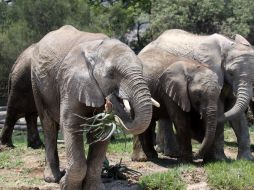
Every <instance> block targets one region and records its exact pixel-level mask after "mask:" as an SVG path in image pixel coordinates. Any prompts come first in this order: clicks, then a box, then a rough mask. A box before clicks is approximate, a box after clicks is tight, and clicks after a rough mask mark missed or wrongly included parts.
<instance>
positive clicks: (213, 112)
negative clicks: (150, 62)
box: [161, 60, 222, 156]
mask: <svg viewBox="0 0 254 190" xmlns="http://www.w3.org/2000/svg"><path fill="white" fill-rule="evenodd" d="M161 80H163V81H166V89H165V90H166V92H167V94H169V96H170V97H171V98H172V99H173V100H174V102H175V103H177V104H178V106H180V107H181V108H182V110H183V111H185V112H190V111H193V110H195V112H197V113H199V114H200V117H201V118H202V119H203V121H204V126H205V128H206V130H205V131H206V132H205V137H204V139H203V142H202V145H201V147H200V149H199V152H198V153H197V156H203V155H204V153H205V152H206V151H207V149H208V148H209V147H210V146H211V145H212V143H213V141H214V137H215V131H216V126H217V106H218V99H219V96H220V91H221V89H222V86H221V85H220V84H219V83H218V76H217V75H216V73H214V72H213V71H212V70H210V69H209V68H208V67H206V66H204V65H200V64H198V63H195V62H192V61H190V60H189V61H177V62H174V63H173V64H171V65H170V66H169V67H168V68H167V70H166V72H165V73H164V74H163V76H162V78H161Z"/></svg>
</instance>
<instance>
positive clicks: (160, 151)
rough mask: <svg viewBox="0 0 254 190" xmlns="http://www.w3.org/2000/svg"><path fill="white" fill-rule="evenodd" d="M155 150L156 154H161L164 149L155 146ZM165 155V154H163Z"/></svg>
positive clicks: (160, 146)
mask: <svg viewBox="0 0 254 190" xmlns="http://www.w3.org/2000/svg"><path fill="white" fill-rule="evenodd" d="M155 150H156V151H157V152H158V153H163V152H164V147H163V146H162V145H158V144H157V145H156V146H155ZM164 153H165V152H164Z"/></svg>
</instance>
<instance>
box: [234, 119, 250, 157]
mask: <svg viewBox="0 0 254 190" xmlns="http://www.w3.org/2000/svg"><path fill="white" fill-rule="evenodd" d="M230 125H231V126H232V128H233V130H234V132H235V135H236V138H237V143H238V154H237V159H246V160H254V157H253V155H252V154H251V150H250V133H249V126H248V122H247V119H246V116H245V114H241V115H240V116H239V118H237V119H235V120H232V121H230Z"/></svg>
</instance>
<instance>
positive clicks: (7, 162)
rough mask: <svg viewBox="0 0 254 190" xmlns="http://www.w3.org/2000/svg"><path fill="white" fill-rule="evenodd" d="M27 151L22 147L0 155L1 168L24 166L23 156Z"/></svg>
mask: <svg viewBox="0 0 254 190" xmlns="http://www.w3.org/2000/svg"><path fill="white" fill-rule="evenodd" d="M24 153H25V149H24V148H23V147H21V146H19V147H18V148H15V149H10V150H8V151H3V152H1V153H0V168H7V169H8V168H17V167H20V166H22V165H23V163H24V162H23V160H22V155H23V154H24Z"/></svg>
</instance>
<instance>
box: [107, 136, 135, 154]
mask: <svg viewBox="0 0 254 190" xmlns="http://www.w3.org/2000/svg"><path fill="white" fill-rule="evenodd" d="M107 151H108V152H109V153H131V152H132V136H131V135H126V137H125V136H124V135H120V134H119V135H116V137H115V139H114V140H111V142H110V144H109V146H108V150H107Z"/></svg>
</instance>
